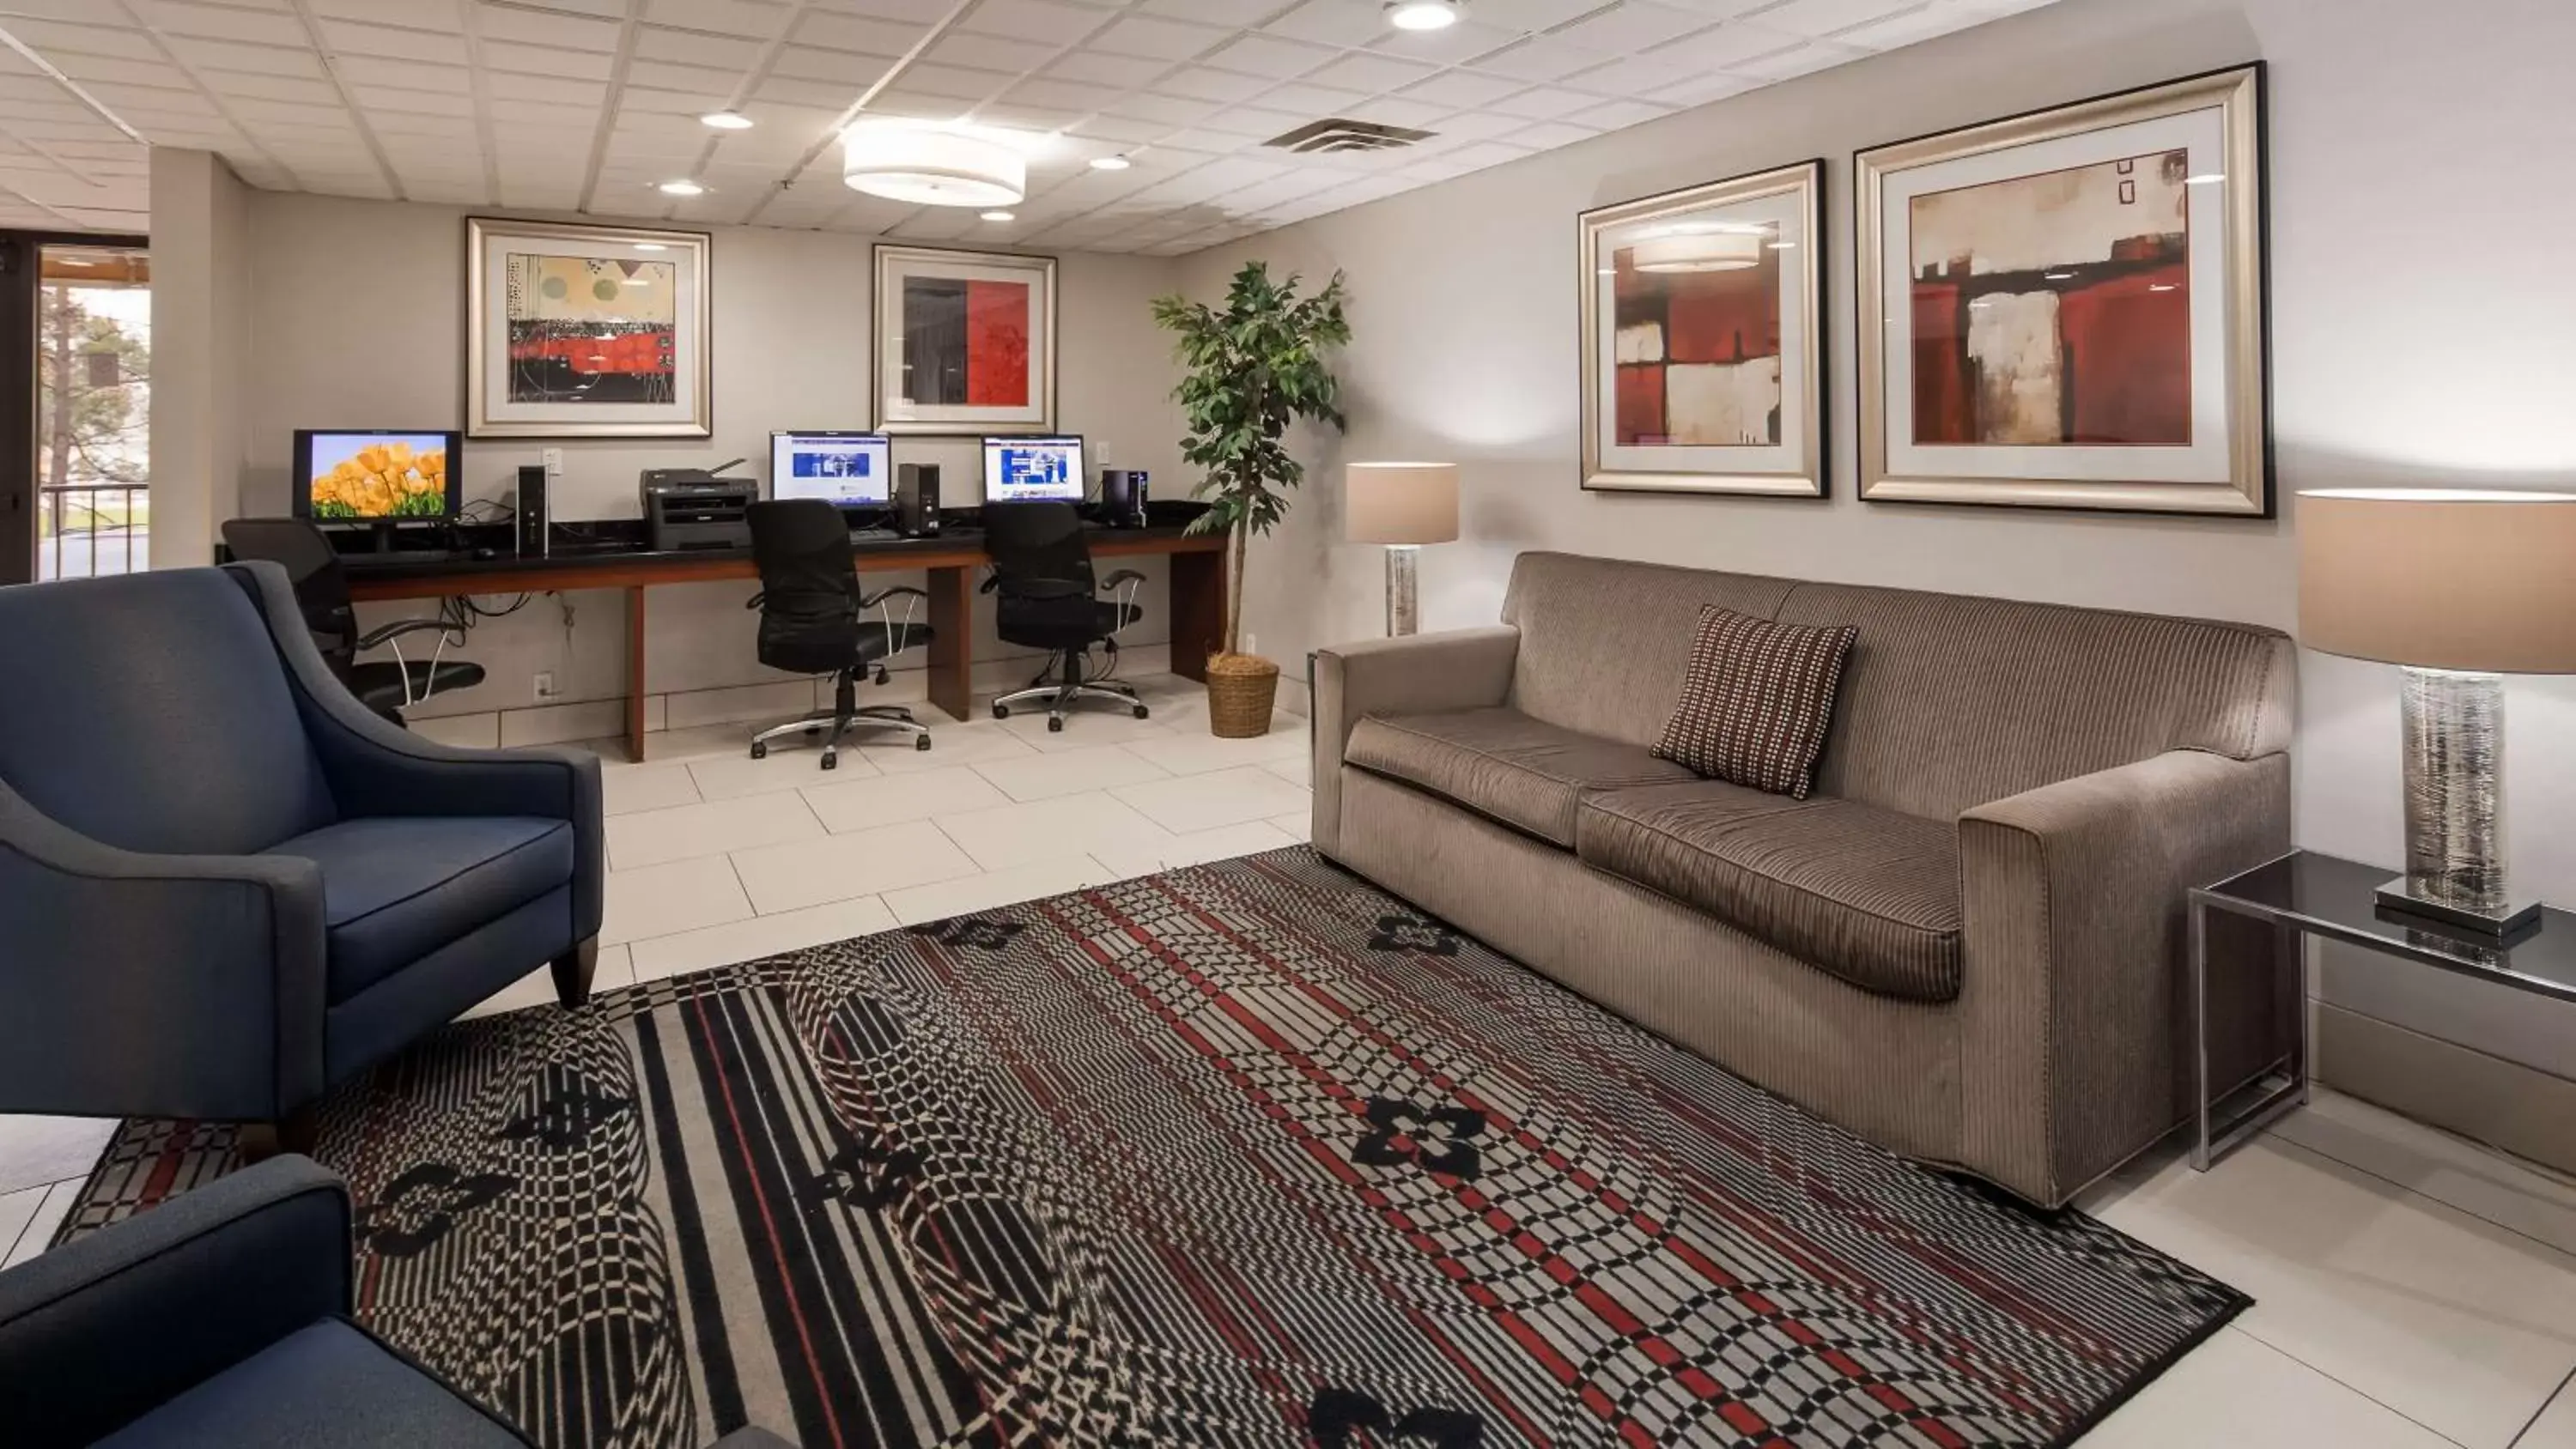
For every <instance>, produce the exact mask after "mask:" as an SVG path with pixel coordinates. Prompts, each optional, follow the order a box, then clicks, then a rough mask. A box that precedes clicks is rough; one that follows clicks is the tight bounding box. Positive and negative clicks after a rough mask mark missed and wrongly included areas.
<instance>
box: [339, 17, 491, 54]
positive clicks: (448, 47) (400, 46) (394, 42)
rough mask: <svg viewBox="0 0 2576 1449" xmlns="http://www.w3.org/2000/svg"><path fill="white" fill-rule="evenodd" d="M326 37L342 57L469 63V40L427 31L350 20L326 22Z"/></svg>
mask: <svg viewBox="0 0 2576 1449" xmlns="http://www.w3.org/2000/svg"><path fill="white" fill-rule="evenodd" d="M322 38H323V41H324V42H325V43H326V44H328V45H329V46H330V47H331V49H332V50H333V51H334V52H335V53H337V54H339V55H344V56H348V55H372V56H386V57H391V58H393V59H396V60H421V61H432V62H435V63H437V64H440V65H463V64H465V38H464V37H463V36H461V35H455V34H447V35H441V34H438V33H436V32H434V31H427V30H397V29H395V28H393V27H391V26H386V25H361V24H358V23H357V22H355V21H350V20H325V21H323V22H322Z"/></svg>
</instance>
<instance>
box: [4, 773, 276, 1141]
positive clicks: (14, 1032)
mask: <svg viewBox="0 0 2576 1449" xmlns="http://www.w3.org/2000/svg"><path fill="white" fill-rule="evenodd" d="M323 924H324V915H323V904H322V873H321V870H320V868H319V867H317V866H315V865H314V864H313V862H311V861H309V860H292V859H288V858H285V857H280V856H258V855H254V856H196V855H152V854H145V853H141V852H136V851H130V850H120V849H118V848H116V847H114V846H111V845H106V844H103V843H101V842H99V841H96V840H92V839H91V838H89V837H88V836H86V835H83V834H81V833H80V832H78V831H75V830H73V829H71V828H70V827H69V826H66V825H64V824H62V823H61V822H60V821H57V820H55V819H53V818H52V817H50V816H48V815H46V814H45V813H44V812H42V811H40V810H38V809H37V808H36V807H35V806H34V805H33V804H30V803H29V802H28V801H27V800H26V799H25V798H24V797H22V796H20V795H19V794H18V793H17V792H15V791H13V790H11V789H10V788H9V787H8V786H7V785H6V784H0V942H5V943H6V946H5V949H0V1001H5V1002H6V1003H7V1005H6V1007H5V1008H0V1110H5V1111H12V1112H59V1113H65V1114H69V1115H74V1116H92V1117H100V1116H118V1115H126V1114H140V1115H152V1116H171V1117H211V1118H218V1119H223V1118H231V1119H244V1120H257V1121H272V1120H274V1119H276V1118H278V1117H281V1116H284V1115H285V1114H286V1113H288V1112H290V1111H293V1110H294V1109H295V1108H296V1107H299V1106H301V1105H303V1104H304V1103H306V1102H309V1101H311V1100H313V1099H314V1098H316V1097H318V1096H320V1095H321V1093H322V1084H323V1044H322V1016H323V1002H324V974H323V968H324V962H325V955H324V950H325V947H324V936H323Z"/></svg>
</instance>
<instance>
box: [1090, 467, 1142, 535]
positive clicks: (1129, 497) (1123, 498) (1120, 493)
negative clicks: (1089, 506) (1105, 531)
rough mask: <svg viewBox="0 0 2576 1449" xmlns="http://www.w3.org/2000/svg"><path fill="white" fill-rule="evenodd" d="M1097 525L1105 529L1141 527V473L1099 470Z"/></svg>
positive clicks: (1136, 471)
mask: <svg viewBox="0 0 2576 1449" xmlns="http://www.w3.org/2000/svg"><path fill="white" fill-rule="evenodd" d="M1100 521H1101V523H1102V524H1103V525H1104V526H1106V527H1109V528H1143V527H1144V526H1145V470H1144V469H1142V468H1103V469H1101V470H1100Z"/></svg>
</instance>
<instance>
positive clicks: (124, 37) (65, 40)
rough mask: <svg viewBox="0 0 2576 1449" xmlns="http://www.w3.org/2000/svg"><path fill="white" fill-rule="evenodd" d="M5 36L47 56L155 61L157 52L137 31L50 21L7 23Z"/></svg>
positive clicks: (146, 37) (16, 20)
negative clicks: (8, 34) (81, 56)
mask: <svg viewBox="0 0 2576 1449" xmlns="http://www.w3.org/2000/svg"><path fill="white" fill-rule="evenodd" d="M8 27H9V33H10V34H12V35H15V36H16V37H18V38H19V39H20V40H23V41H25V42H26V43H27V44H29V45H31V46H33V47H35V48H36V49H37V50H38V51H39V52H42V53H43V54H45V55H47V56H49V57H50V56H59V55H113V56H121V57H123V58H124V59H127V60H159V59H160V58H161V48H160V47H159V46H157V45H155V44H153V42H152V37H151V36H149V35H146V34H144V33H143V32H142V31H140V30H135V29H131V28H129V27H125V26H113V25H66V24H62V23H60V22H57V21H52V20H19V19H15V18H12V19H10V20H9V22H8Z"/></svg>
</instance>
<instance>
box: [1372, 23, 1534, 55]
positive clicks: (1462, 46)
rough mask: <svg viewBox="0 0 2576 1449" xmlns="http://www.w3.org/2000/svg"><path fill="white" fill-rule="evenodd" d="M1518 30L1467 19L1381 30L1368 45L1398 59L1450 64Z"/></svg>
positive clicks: (1497, 45)
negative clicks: (1435, 26)
mask: <svg viewBox="0 0 2576 1449" xmlns="http://www.w3.org/2000/svg"><path fill="white" fill-rule="evenodd" d="M1522 33H1523V32H1521V31H1517V30H1506V29H1504V28H1502V27H1501V26H1498V25H1479V24H1477V23H1476V22H1474V21H1472V20H1469V21H1463V22H1461V23H1459V24H1456V25H1452V26H1450V27H1449V28H1448V29H1446V30H1394V29H1388V30H1385V31H1383V32H1381V33H1380V34H1379V35H1378V37H1377V39H1376V40H1374V41H1372V42H1370V44H1369V49H1371V50H1374V51H1377V52H1379V53H1381V54H1384V55H1392V56H1394V57H1396V58H1397V59H1399V60H1418V61H1427V62H1430V63H1431V64H1433V65H1451V64H1455V63H1457V62H1460V61H1467V60H1473V59H1475V58H1476V57H1477V56H1480V55H1486V54H1490V53H1491V52H1493V51H1497V50H1500V49H1502V48H1503V47H1505V46H1507V45H1510V44H1511V43H1512V42H1514V41H1516V40H1519V39H1520V38H1521V36H1522Z"/></svg>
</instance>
